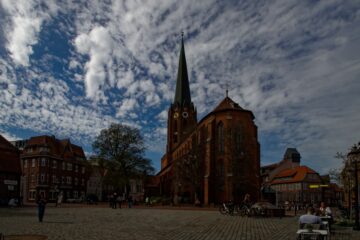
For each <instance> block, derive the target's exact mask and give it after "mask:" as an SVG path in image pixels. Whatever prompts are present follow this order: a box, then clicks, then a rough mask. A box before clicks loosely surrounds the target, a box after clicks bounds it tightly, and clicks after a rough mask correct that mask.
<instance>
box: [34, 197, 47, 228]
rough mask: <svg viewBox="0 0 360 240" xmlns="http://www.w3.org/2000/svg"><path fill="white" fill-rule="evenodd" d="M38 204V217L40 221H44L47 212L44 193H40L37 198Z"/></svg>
mask: <svg viewBox="0 0 360 240" xmlns="http://www.w3.org/2000/svg"><path fill="white" fill-rule="evenodd" d="M36 203H37V206H38V218H39V222H42V221H43V218H44V214H45V206H46V200H45V198H44V197H43V196H42V195H39V196H38V197H37V200H36Z"/></svg>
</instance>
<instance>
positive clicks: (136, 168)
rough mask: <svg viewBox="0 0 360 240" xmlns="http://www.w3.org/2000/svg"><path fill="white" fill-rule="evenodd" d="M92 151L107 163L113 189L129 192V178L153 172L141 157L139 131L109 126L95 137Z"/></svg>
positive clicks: (146, 161)
mask: <svg viewBox="0 0 360 240" xmlns="http://www.w3.org/2000/svg"><path fill="white" fill-rule="evenodd" d="M93 150H94V152H95V153H96V154H97V155H98V157H99V158H101V159H104V160H105V161H107V166H108V167H109V169H111V171H109V173H108V174H109V176H110V175H111V177H110V178H111V179H112V180H113V184H114V186H115V187H118V188H122V187H125V191H126V193H127V192H128V191H129V181H130V179H131V178H136V177H140V176H141V175H143V174H149V173H152V172H153V171H154V168H153V167H152V166H151V161H150V160H149V159H146V158H144V157H143V155H144V152H145V146H144V140H143V137H142V136H141V134H140V131H139V129H137V128H133V127H130V126H126V125H122V124H111V126H110V127H109V128H108V129H104V130H102V131H101V132H100V134H99V135H98V136H97V137H96V139H95V141H94V143H93Z"/></svg>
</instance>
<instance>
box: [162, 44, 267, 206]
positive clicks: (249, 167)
mask: <svg viewBox="0 0 360 240" xmlns="http://www.w3.org/2000/svg"><path fill="white" fill-rule="evenodd" d="M227 95H228V94H227V92H226V97H225V98H224V99H223V100H222V101H221V102H220V103H219V104H218V106H216V107H215V108H214V110H213V111H212V112H210V113H208V114H207V115H206V116H205V117H203V118H202V119H201V120H200V121H198V120H197V112H196V107H195V105H194V103H193V102H192V101H191V96H190V87H189V78H188V73H187V66H186V57H185V49H184V40H183V39H182V41H181V50H180V57H179V66H178V75H177V82H176V91H175V98H174V102H173V103H172V104H171V105H170V107H169V111H168V127H167V146H166V153H165V154H164V156H163V157H162V159H161V170H160V172H159V173H158V174H157V176H158V177H159V178H160V193H161V195H163V196H168V197H169V198H170V199H173V201H174V203H180V202H188V203H193V202H195V201H196V202H200V203H201V204H205V205H208V204H216V203H221V202H225V201H229V200H232V201H235V202H241V200H242V199H243V197H244V195H245V194H246V193H249V194H250V195H251V200H252V201H256V200H257V199H258V198H259V191H260V144H259V142H258V136H257V126H256V125H255V123H254V115H253V113H252V112H251V111H249V110H246V109H243V108H242V107H240V106H239V104H237V103H236V102H234V101H233V100H232V99H231V98H230V97H228V96H227Z"/></svg>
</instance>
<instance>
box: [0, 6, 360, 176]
mask: <svg viewBox="0 0 360 240" xmlns="http://www.w3.org/2000/svg"><path fill="white" fill-rule="evenodd" d="M0 3H1V4H0V109H1V111H0V134H2V135H4V136H5V137H6V138H8V139H9V140H13V139H23V138H28V137H31V136H34V135H40V134H49V135H55V136H57V137H58V138H70V139H71V141H72V142H73V143H75V144H79V145H81V146H83V147H84V149H85V151H86V152H87V154H91V151H92V150H91V143H92V142H93V140H94V138H95V136H96V135H97V134H98V133H99V132H100V131H101V129H104V128H106V127H108V126H109V124H111V123H113V122H115V123H124V124H129V125H131V126H135V127H138V128H140V129H141V131H142V132H143V134H144V137H145V139H146V143H147V147H148V151H147V156H149V157H150V158H151V159H152V160H153V162H154V165H155V167H156V168H157V169H158V168H159V163H160V157H161V156H162V154H163V153H164V151H165V145H166V143H165V141H166V127H167V126H166V124H167V122H166V120H167V110H168V107H169V105H170V103H171V101H172V100H173V96H174V90H175V84H176V76H177V63H178V55H179V47H180V32H181V31H184V32H185V49H186V57H187V63H188V71H189V77H190V89H191V94H192V99H193V102H194V104H195V105H196V107H197V109H198V119H201V118H202V117H203V116H205V115H206V114H207V113H208V112H210V111H211V110H212V109H213V108H214V107H215V106H216V105H217V104H218V103H219V102H220V101H221V100H222V99H223V98H224V96H225V89H226V86H229V90H230V91H229V96H230V97H231V98H232V99H233V100H235V101H236V102H238V103H239V104H240V106H242V107H243V108H246V109H249V110H251V111H253V113H254V115H255V117H256V119H255V121H256V124H257V126H258V133H259V140H260V144H261V163H262V164H269V163H273V162H276V161H279V160H280V159H281V158H282V156H283V154H284V152H285V149H286V148H287V147H296V148H297V149H298V150H299V152H300V153H301V155H302V164H305V165H308V166H310V167H312V168H314V169H315V170H317V171H319V172H321V173H326V172H327V171H328V170H329V169H330V168H334V167H339V165H340V163H339V160H337V159H335V158H334V156H335V154H336V152H338V151H340V152H346V151H347V150H348V148H349V147H350V146H351V145H352V144H354V143H356V142H358V141H359V140H360V136H359V134H360V131H359V125H360V111H359V104H360V97H359V96H360V94H359V92H360V79H359V78H360V55H359V52H360V27H359V26H360V2H359V1H340V0H339V1H334V0H327V1H310V0H309V1H295V0H294V1H289V0H286V1H285V0H283V1H265V0H264V1H253V0H249V1H230V0H228V1H227V0H225V1H215V0H206V1H191V0H189V1H185V0H184V1H172V0H171V1H170V0H166V1H165V0H158V1H136V0H129V1H120V0H119V1H111V0H107V1H95V0H94V1H88V0H87V1H70V0H68V1H67V0H62V1H40V0H15V1H13V0H0Z"/></svg>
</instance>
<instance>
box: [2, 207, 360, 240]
mask: <svg viewBox="0 0 360 240" xmlns="http://www.w3.org/2000/svg"><path fill="white" fill-rule="evenodd" d="M297 221H298V217H284V218H247V217H240V216H224V215H221V214H220V213H219V212H217V211H205V210H177V209H170V210H169V209H157V208H133V209H128V208H125V209H124V208H123V209H116V210H113V209H109V208H105V207H64V208H54V207H48V208H47V209H46V212H45V218H44V222H43V223H39V222H38V221H37V216H36V208H35V207H26V208H16V209H5V208H3V209H0V232H1V233H3V234H5V235H12V234H40V235H46V236H48V239H54V240H55V239H56V240H60V239H66V240H69V239H76V240H81V239H89V240H91V239H102V240H107V239H109V240H110V239H111V240H112V239H130V240H137V239H139V240H140V239H141V240H155V239H160V240H165V239H166V240H202V239H204V240H205V239H206V240H218V239H229V240H235V239H240V240H250V239H251V240H252V239H254V240H257V239H258V240H271V239H296V230H297V227H298V225H297ZM346 236H347V237H346V238H344V239H353V240H355V239H360V238H359V235H356V236H355V235H354V234H353V236H350V235H349V234H348V235H346ZM331 239H336V238H334V237H332V238H331Z"/></svg>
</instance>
